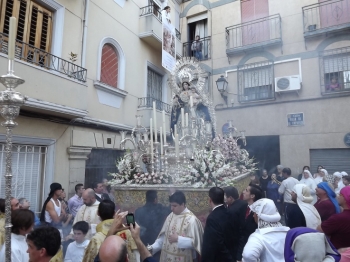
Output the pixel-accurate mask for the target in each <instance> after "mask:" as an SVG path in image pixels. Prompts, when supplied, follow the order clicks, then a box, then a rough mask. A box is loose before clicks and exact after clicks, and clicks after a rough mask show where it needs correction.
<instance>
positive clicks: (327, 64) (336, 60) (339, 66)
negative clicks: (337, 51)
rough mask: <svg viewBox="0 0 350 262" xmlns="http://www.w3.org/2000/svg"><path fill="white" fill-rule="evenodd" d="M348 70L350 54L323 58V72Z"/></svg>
mask: <svg viewBox="0 0 350 262" xmlns="http://www.w3.org/2000/svg"><path fill="white" fill-rule="evenodd" d="M349 70H350V54H347V55H344V56H337V57H330V58H327V57H325V58H324V73H335V72H342V71H349Z"/></svg>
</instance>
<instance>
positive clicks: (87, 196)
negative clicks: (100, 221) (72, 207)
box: [82, 188, 96, 206]
mask: <svg viewBox="0 0 350 262" xmlns="http://www.w3.org/2000/svg"><path fill="white" fill-rule="evenodd" d="M82 198H83V201H84V204H85V205H87V206H92V205H93V204H94V203H95V202H96V196H95V191H94V190H93V189H91V188H87V189H86V190H85V191H84V192H83V195H82Z"/></svg>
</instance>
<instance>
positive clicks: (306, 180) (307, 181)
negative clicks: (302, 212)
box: [300, 170, 317, 205]
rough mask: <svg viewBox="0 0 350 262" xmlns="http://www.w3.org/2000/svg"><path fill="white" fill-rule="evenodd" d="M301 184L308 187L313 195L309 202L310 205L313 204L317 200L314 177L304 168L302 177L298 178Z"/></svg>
mask: <svg viewBox="0 0 350 262" xmlns="http://www.w3.org/2000/svg"><path fill="white" fill-rule="evenodd" d="M300 183H301V184H304V185H307V186H308V187H309V188H310V194H311V196H312V197H313V200H312V202H311V204H312V205H314V204H315V203H316V201H317V197H316V187H317V184H316V183H315V181H314V178H313V177H312V175H311V173H310V171H309V170H304V171H303V177H302V179H301V180H300Z"/></svg>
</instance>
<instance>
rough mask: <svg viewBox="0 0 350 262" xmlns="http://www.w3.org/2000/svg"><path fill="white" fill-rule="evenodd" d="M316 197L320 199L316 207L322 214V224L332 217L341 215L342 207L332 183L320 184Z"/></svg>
mask: <svg viewBox="0 0 350 262" xmlns="http://www.w3.org/2000/svg"><path fill="white" fill-rule="evenodd" d="M316 195H317V196H318V198H319V199H318V201H317V202H316V204H315V205H314V206H315V208H316V209H317V211H318V213H319V214H320V216H321V220H322V222H323V221H325V220H327V219H328V218H329V217H330V216H331V215H334V214H338V213H340V207H339V204H338V201H337V199H336V195H335V193H334V190H333V186H332V185H331V184H330V183H327V182H321V183H319V184H318V185H317V188H316Z"/></svg>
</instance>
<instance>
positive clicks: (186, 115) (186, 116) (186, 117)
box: [185, 113, 188, 127]
mask: <svg viewBox="0 0 350 262" xmlns="http://www.w3.org/2000/svg"><path fill="white" fill-rule="evenodd" d="M185 119H186V127H188V113H186V114H185Z"/></svg>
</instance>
